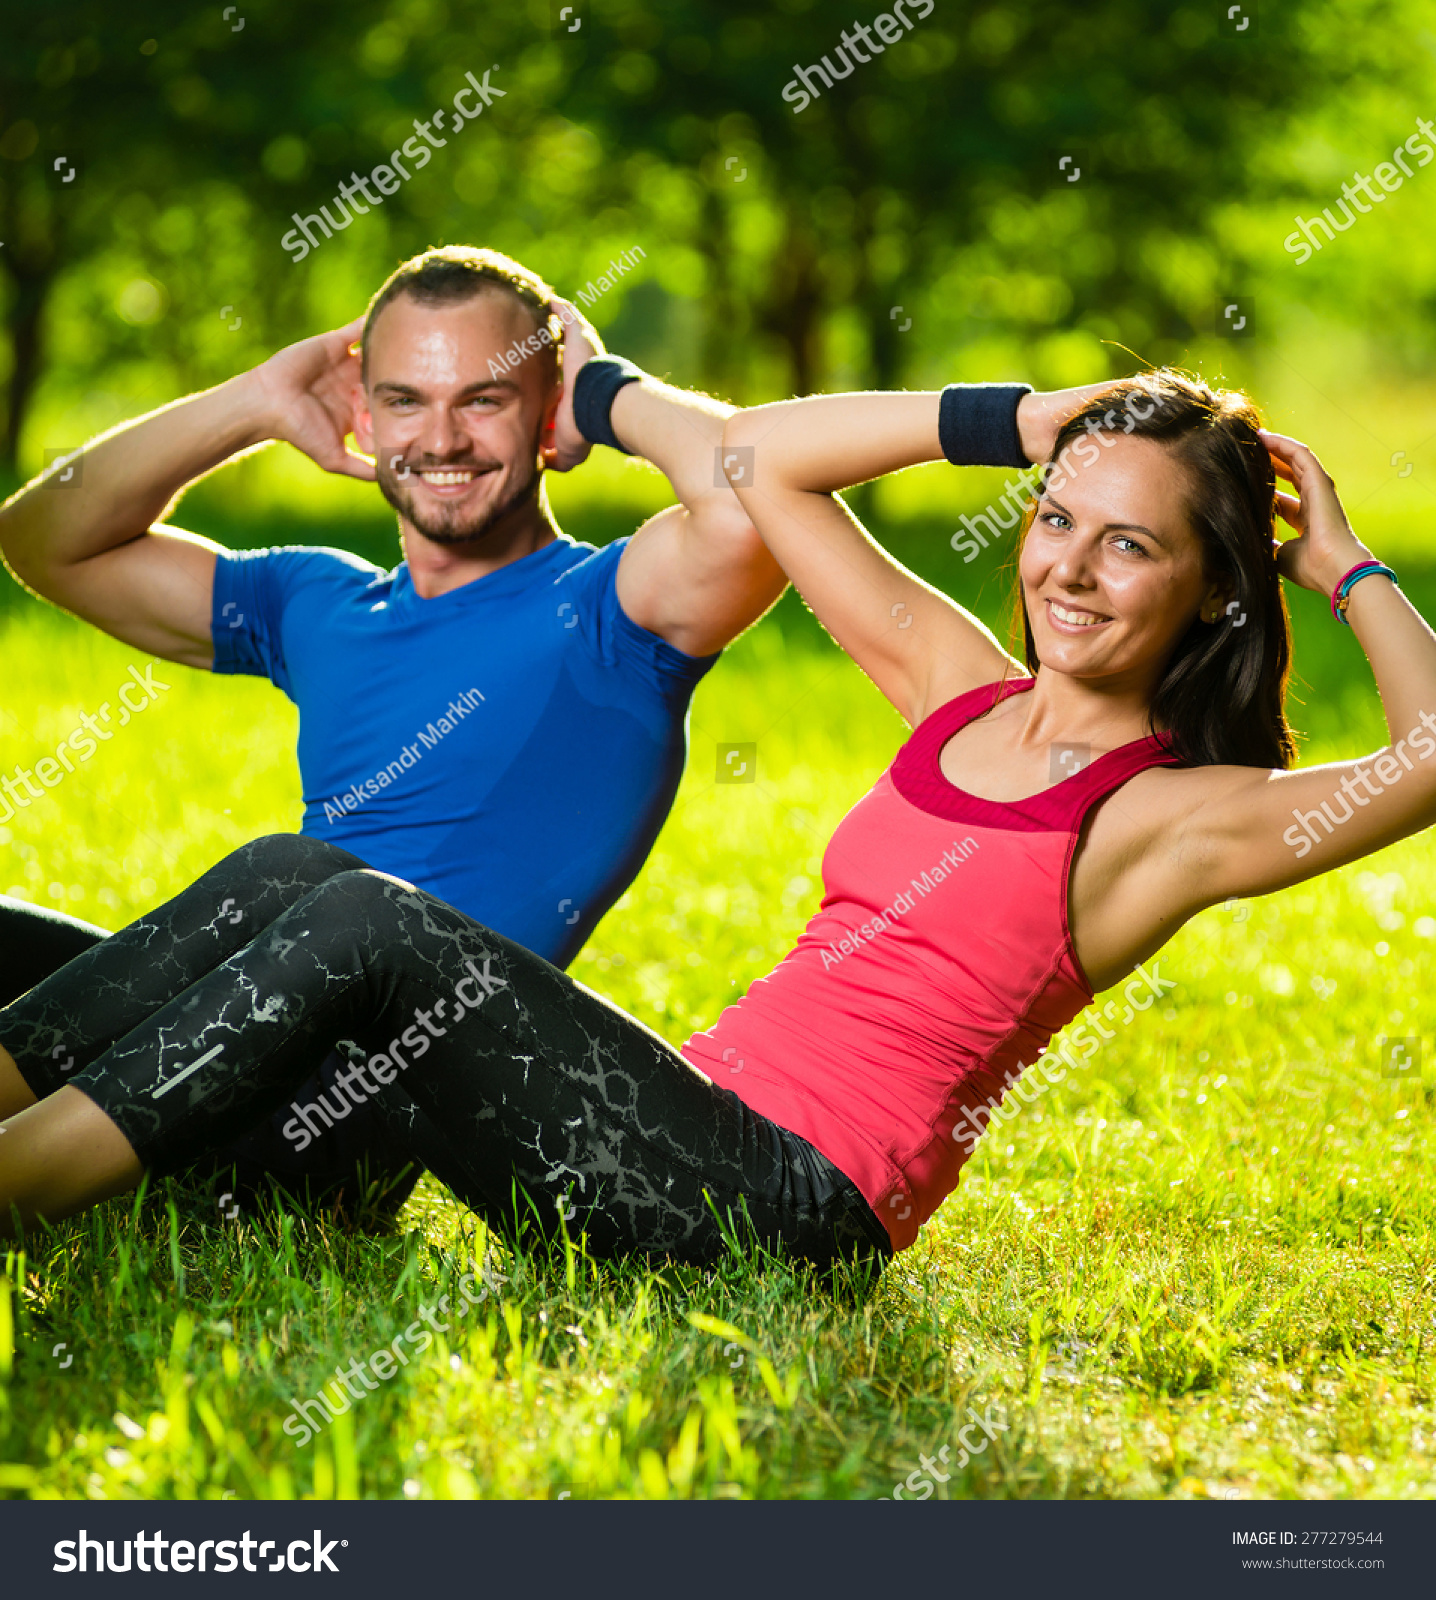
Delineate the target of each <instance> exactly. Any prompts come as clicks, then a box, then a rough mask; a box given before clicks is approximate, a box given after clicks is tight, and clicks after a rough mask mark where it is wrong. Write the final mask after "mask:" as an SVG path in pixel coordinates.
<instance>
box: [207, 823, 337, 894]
mask: <svg viewBox="0 0 1436 1600" xmlns="http://www.w3.org/2000/svg"><path fill="white" fill-rule="evenodd" d="M229 859H230V860H231V861H234V862H236V864H240V865H243V866H244V867H245V868H247V869H248V870H249V871H251V872H253V873H254V874H255V875H256V876H257V877H260V878H276V879H281V880H283V881H284V882H286V883H296V882H299V883H310V884H314V885H316V886H317V885H318V884H321V883H326V882H327V881H328V880H329V879H330V878H333V877H335V876H337V875H338V874H339V873H341V872H354V871H357V870H359V869H361V868H363V866H364V863H363V862H362V861H361V860H360V859H359V857H358V856H355V855H351V854H350V853H349V852H348V851H347V850H341V849H340V848H339V847H338V845H333V844H326V843H325V841H324V840H323V839H310V838H308V837H307V836H306V835H305V834H302V833H267V834H265V835H264V836H263V837H261V838H259V839H254V840H251V842H250V843H249V844H246V845H241V846H240V848H239V849H238V850H236V851H235V852H234V853H233V855H231V856H230V858H229Z"/></svg>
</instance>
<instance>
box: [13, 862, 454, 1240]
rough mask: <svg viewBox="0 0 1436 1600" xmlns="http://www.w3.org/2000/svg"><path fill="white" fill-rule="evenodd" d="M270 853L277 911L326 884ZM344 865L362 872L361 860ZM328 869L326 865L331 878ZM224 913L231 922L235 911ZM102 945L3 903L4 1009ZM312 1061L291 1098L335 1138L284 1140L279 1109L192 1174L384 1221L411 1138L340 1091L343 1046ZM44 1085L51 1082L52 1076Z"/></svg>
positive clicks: (63, 1057)
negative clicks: (326, 1121)
mask: <svg viewBox="0 0 1436 1600" xmlns="http://www.w3.org/2000/svg"><path fill="white" fill-rule="evenodd" d="M268 853H269V856H270V860H271V862H272V867H271V868H270V869H269V871H268V875H269V876H271V877H273V878H274V883H273V888H274V890H275V892H276V893H277V894H278V895H279V896H280V898H279V899H277V900H275V901H274V904H275V905H276V906H280V905H286V904H288V900H287V899H285V898H283V897H284V896H285V895H286V894H288V893H289V892H290V891H295V892H299V893H302V892H303V891H304V890H305V889H308V888H313V887H314V886H315V884H317V883H319V882H322V881H323V880H322V878H318V877H316V876H315V875H314V872H313V870H312V869H311V870H310V871H308V872H300V873H298V874H294V873H291V872H285V871H277V870H276V869H278V868H279V866H280V862H279V858H278V855H277V853H276V852H275V851H273V850H270V851H269V852H268ZM348 860H349V862H350V864H352V865H354V866H362V865H363V863H362V862H360V861H359V860H358V858H357V857H350V858H348ZM334 870H336V869H335V868H334V867H333V866H332V865H331V867H330V871H331V872H332V871H334ZM226 915H227V916H228V917H234V910H233V908H231V909H230V910H229V911H228V912H227V913H226ZM108 937H109V934H108V933H107V932H106V930H105V929H104V928H97V927H96V926H95V925H94V924H93V923H90V922H81V921H80V920H79V919H78V918H76V917H70V916H66V915H64V914H63V913H61V912H54V911H47V910H46V909H44V908H43V907H41V906H33V905H30V904H28V903H27V902H26V901H23V900H13V899H11V898H10V897H9V896H8V895H0V1006H7V1005H9V1004H10V1003H11V1002H12V1001H14V1000H18V999H19V998H20V996H21V995H22V994H24V993H26V991H27V990H29V989H33V988H34V987H35V985H36V984H37V983H39V982H40V981H41V980H42V979H44V978H48V977H49V976H50V975H51V974H52V973H54V972H58V971H59V969H60V968H61V967H63V966H64V965H65V963H66V962H67V961H73V960H74V958H75V957H76V956H77V955H80V954H82V953H83V952H84V951H86V950H88V949H89V948H90V947H91V946H92V945H96V944H99V943H100V941H101V940H102V939H106V938H108ZM56 1059H57V1060H58V1062H59V1065H60V1068H61V1070H62V1071H65V1070H67V1069H66V1064H67V1063H69V1065H70V1067H71V1068H72V1067H73V1060H72V1058H71V1057H70V1054H69V1052H68V1051H65V1050H62V1051H61V1052H60V1054H59V1056H58V1057H57V1058H56ZM315 1062H316V1065H315V1066H314V1070H313V1071H312V1072H311V1073H310V1075H309V1076H308V1077H307V1078H306V1079H305V1081H304V1082H303V1083H302V1084H301V1085H299V1087H298V1088H297V1089H296V1090H295V1095H294V1097H295V1100H296V1101H297V1102H298V1103H299V1104H301V1105H313V1104H315V1103H318V1104H319V1105H320V1106H321V1108H323V1107H326V1106H329V1105H331V1104H332V1105H333V1106H334V1108H335V1111H336V1112H337V1115H336V1116H334V1117H332V1118H331V1121H332V1122H333V1131H332V1132H330V1133H328V1136H327V1137H326V1138H323V1139H314V1140H313V1141H312V1142H310V1143H308V1144H301V1143H300V1142H298V1141H295V1140H292V1139H288V1138H286V1137H285V1136H284V1132H283V1129H284V1125H285V1123H286V1121H287V1120H288V1119H289V1117H290V1115H291V1113H290V1111H289V1109H288V1107H281V1109H280V1110H279V1111H276V1112H275V1113H274V1114H273V1115H272V1116H271V1117H268V1118H266V1119H264V1120H262V1121H260V1122H257V1123H256V1124H255V1125H254V1126H253V1127H252V1128H249V1129H247V1130H246V1131H245V1132H244V1133H242V1134H241V1135H240V1136H239V1137H238V1138H236V1139H234V1140H232V1141H230V1142H229V1143H227V1144H225V1145H224V1146H223V1147H222V1148H220V1149H218V1150H216V1151H214V1152H213V1153H212V1154H211V1155H209V1156H207V1157H206V1158H205V1160H204V1161H203V1162H202V1163H197V1164H196V1165H197V1167H198V1168H201V1169H202V1170H203V1171H204V1172H206V1173H208V1174H215V1173H222V1174H223V1179H222V1181H223V1182H224V1184H226V1185H227V1186H228V1187H229V1189H230V1190H231V1191H233V1193H234V1194H236V1195H238V1196H239V1197H240V1198H241V1199H243V1200H244V1202H245V1203H246V1205H247V1206H249V1207H250V1208H253V1207H254V1206H255V1205H257V1204H262V1203H263V1201H264V1199H265V1197H266V1194H267V1191H268V1190H269V1188H270V1186H271V1185H273V1184H277V1185H279V1186H280V1187H281V1188H284V1189H287V1190H289V1191H291V1192H292V1193H294V1194H295V1195H297V1196H298V1197H300V1198H301V1199H303V1200H307V1201H316V1202H317V1201H323V1202H339V1201H344V1202H348V1203H353V1202H357V1201H363V1202H365V1203H366V1204H368V1205H370V1206H372V1207H373V1208H374V1209H376V1210H377V1211H379V1212H381V1213H384V1212H393V1211H397V1210H398V1208H399V1207H400V1206H401V1205H402V1204H403V1203H404V1200H405V1199H406V1198H407V1197H408V1195H409V1193H410V1191H411V1190H412V1189H413V1187H414V1185H415V1183H416V1182H417V1181H418V1179H419V1175H420V1173H421V1172H422V1171H423V1168H422V1167H421V1166H420V1165H419V1163H418V1162H417V1161H416V1160H415V1158H414V1156H413V1154H412V1144H413V1141H412V1139H409V1138H407V1137H405V1136H404V1133H403V1130H401V1129H398V1128H396V1127H394V1126H393V1125H392V1124H391V1122H389V1121H386V1120H385V1119H384V1117H383V1116H382V1115H381V1114H380V1113H379V1111H378V1109H377V1108H376V1107H375V1106H374V1105H372V1104H363V1103H355V1099H354V1097H353V1096H347V1095H346V1094H345V1093H344V1090H343V1089H342V1087H339V1086H338V1084H337V1082H336V1080H337V1079H339V1078H340V1077H341V1076H343V1075H344V1074H345V1073H347V1072H348V1071H349V1069H350V1066H351V1062H350V1059H349V1050H348V1048H347V1047H346V1046H345V1045H342V1044H341V1045H340V1046H337V1047H336V1048H334V1049H332V1050H329V1051H327V1052H323V1051H321V1052H319V1053H318V1054H317V1055H316V1057H315ZM34 1075H35V1074H34V1073H32V1074H31V1076H32V1077H33V1076H34ZM48 1081H50V1082H52V1083H53V1082H54V1075H53V1074H51V1075H50V1077H49V1080H48ZM61 1081H68V1078H64V1079H62V1080H61ZM56 1086H58V1085H56ZM321 1116H322V1112H321ZM321 1125H322V1123H321Z"/></svg>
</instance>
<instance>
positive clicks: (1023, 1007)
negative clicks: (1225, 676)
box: [683, 678, 1177, 1250]
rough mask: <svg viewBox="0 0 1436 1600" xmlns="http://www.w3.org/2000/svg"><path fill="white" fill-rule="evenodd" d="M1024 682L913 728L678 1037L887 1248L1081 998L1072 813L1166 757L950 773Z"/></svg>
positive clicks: (1141, 753)
mask: <svg viewBox="0 0 1436 1600" xmlns="http://www.w3.org/2000/svg"><path fill="white" fill-rule="evenodd" d="M1034 681H1035V680H1034V679H1032V678H1017V679H1011V680H1008V681H1006V682H1003V683H994V684H987V685H985V686H984V687H982V688H980V689H974V690H972V691H971V692H970V693H968V694H964V695H960V696H959V697H958V698H957V699H956V700H951V701H949V702H948V703H947V704H946V705H945V706H942V707H940V708H939V709H938V710H936V711H934V712H933V713H932V715H931V716H930V717H928V718H927V719H926V720H925V721H924V722H923V723H922V724H921V726H920V727H918V728H917V729H915V730H914V732H913V734H912V736H911V738H909V739H908V741H907V743H906V744H904V745H903V747H902V749H901V750H899V751H898V753H897V756H896V757H895V759H894V760H893V763H892V765H891V766H890V767H889V768H888V770H887V771H886V772H885V773H884V774H883V775H882V777H881V778H879V779H878V781H877V783H876V784H875V785H874V786H873V788H872V789H871V790H870V791H869V792H868V793H867V794H866V795H864V797H863V798H862V799H861V800H860V801H858V803H857V804H856V805H855V806H854V807H853V809H852V810H851V811H850V812H848V814H847V816H846V817H844V818H843V821H842V823H841V824H840V826H839V827H838V830H837V832H836V833H835V834H834V835H833V837H832V839H831V840H830V841H829V844H828V848H827V851H826V852H825V854H824V857H823V887H824V891H825V892H824V896H823V903H822V905H821V906H820V907H819V909H818V912H817V914H816V915H815V916H814V917H813V919H812V921H811V922H809V924H808V926H807V928H806V929H805V930H804V931H803V935H802V937H801V938H800V939H799V940H798V943H797V944H796V945H795V946H794V947H793V949H792V950H791V951H790V952H789V953H788V954H787V955H786V956H785V957H784V958H783V960H782V961H781V962H780V963H779V964H778V966H777V967H776V968H775V969H774V970H773V971H772V972H771V973H770V974H769V975H768V976H767V977H766V978H760V979H758V981H757V982H755V983H754V984H753V985H752V987H751V988H750V989H749V990H748V992H747V994H745V995H744V996H743V998H742V999H741V1000H739V1001H738V1002H737V1004H736V1005H732V1006H729V1007H728V1008H727V1009H726V1010H725V1011H724V1012H723V1014H722V1015H721V1016H720V1017H719V1019H718V1021H717V1022H716V1023H715V1024H714V1026H713V1027H711V1028H709V1029H708V1030H707V1031H706V1032H704V1033H695V1034H694V1035H693V1037H692V1038H691V1039H689V1040H688V1042H687V1043H686V1044H685V1045H684V1046H683V1054H684V1056H685V1057H686V1058H687V1059H688V1060H689V1061H690V1062H692V1064H693V1065H694V1066H696V1067H697V1068H698V1069H699V1070H700V1071H701V1072H703V1073H704V1074H706V1075H707V1076H708V1077H710V1078H711V1079H712V1080H713V1081H714V1082H715V1083H718V1084H721V1085H722V1086H723V1087H724V1088H726V1089H731V1090H732V1091H733V1092H734V1093H735V1094H736V1095H738V1096H739V1098H740V1099H742V1100H744V1101H746V1102H747V1104H748V1105H750V1106H751V1107H752V1108H753V1109H754V1110H755V1111H757V1112H759V1113H761V1114H762V1115H763V1116H765V1117H768V1118H769V1119H771V1120H772V1121H773V1122H776V1123H778V1124H779V1125H780V1126H782V1127H785V1128H788V1129H790V1130H791V1131H792V1132H794V1133H797V1134H800V1135H801V1136H802V1137H803V1138H804V1139H806V1140H807V1141H808V1142H809V1143H810V1144H811V1145H813V1146H814V1147H815V1148H816V1149H818V1150H820V1151H821V1152H822V1153H823V1154H824V1155H825V1156H826V1157H827V1158H828V1160H829V1161H831V1162H832V1163H833V1164H834V1165H835V1166H836V1167H838V1168H839V1169H840V1170H841V1171H842V1172H844V1173H846V1175H847V1176H848V1177H849V1178H850V1179H851V1180H852V1181H853V1183H854V1184H855V1185H856V1186H857V1187H858V1189H859V1190H860V1191H861V1192H862V1194H863V1195H864V1197H865V1198H866V1199H867V1201H868V1203H869V1205H871V1206H872V1208H873V1210H874V1212H875V1213H876V1214H877V1215H878V1216H879V1217H880V1218H881V1219H882V1221H883V1223H884V1224H885V1225H886V1227H887V1230H888V1232H889V1234H890V1235H891V1236H892V1242H893V1247H894V1249H898V1250H900V1249H903V1248H904V1247H905V1246H907V1245H909V1244H911V1243H912V1242H913V1239H914V1238H915V1237H916V1236H917V1231H918V1228H919V1226H920V1225H921V1224H922V1223H923V1222H925V1221H926V1220H927V1218H928V1217H930V1216H931V1215H932V1213H933V1212H934V1211H935V1210H936V1209H937V1207H938V1205H939V1204H940V1203H941V1202H942V1200H943V1199H944V1198H945V1197H946V1196H947V1195H948V1194H949V1193H950V1192H951V1191H952V1189H953V1188H954V1187H955V1186H956V1184H957V1180H958V1174H959V1172H960V1170H961V1167H962V1164H963V1162H964V1161H965V1160H966V1159H967V1156H968V1155H969V1154H970V1153H971V1148H972V1138H973V1136H972V1134H971V1133H970V1132H967V1133H966V1134H965V1135H964V1130H965V1129H968V1127H969V1124H970V1123H971V1121H972V1118H973V1117H976V1118H978V1119H980V1122H979V1124H978V1125H980V1123H981V1121H985V1119H986V1117H987V1115H988V1106H989V1105H990V1104H991V1103H996V1102H1000V1100H1001V1097H1002V1094H1003V1092H1004V1090H1005V1089H1006V1087H1007V1084H1008V1078H1009V1075H1010V1076H1011V1077H1013V1078H1015V1077H1016V1076H1017V1074H1018V1073H1019V1072H1021V1070H1022V1068H1023V1066H1024V1065H1025V1064H1030V1063H1031V1062H1034V1061H1036V1060H1037V1058H1038V1057H1039V1056H1040V1055H1041V1054H1042V1052H1043V1050H1044V1049H1045V1048H1046V1046H1047V1042H1048V1040H1049V1039H1050V1038H1051V1037H1052V1035H1053V1034H1054V1033H1056V1032H1057V1031H1058V1030H1059V1029H1061V1028H1063V1027H1065V1026H1066V1025H1067V1023H1069V1022H1070V1021H1071V1020H1072V1018H1073V1017H1075V1016H1076V1015H1077V1013H1078V1012H1079V1011H1081V1010H1082V1008H1083V1007H1084V1006H1085V1005H1087V1003H1088V1002H1089V1001H1090V1000H1091V999H1092V989H1091V986H1090V985H1089V984H1088V982H1087V978H1086V974H1085V973H1084V972H1083V971H1082V968H1081V966H1080V965H1079V963H1078V960H1077V954H1076V951H1075V950H1074V949H1073V947H1072V934H1071V930H1070V928H1069V927H1068V922H1067V880H1068V875H1069V874H1070V872H1071V869H1072V858H1073V855H1074V854H1075V852H1076V847H1077V837H1078V832H1079V830H1080V829H1081V827H1082V821H1083V818H1084V817H1085V816H1086V815H1087V812H1088V811H1089V810H1090V809H1091V807H1092V806H1093V805H1095V804H1096V802H1097V801H1098V800H1101V799H1102V798H1103V797H1104V796H1106V795H1109V794H1111V792H1112V791H1113V790H1114V789H1116V788H1117V787H1118V786H1119V785H1121V784H1123V783H1125V782H1126V781H1127V779H1128V778H1130V777H1132V776H1134V775H1135V774H1136V773H1138V772H1141V771H1143V770H1144V769H1145V768H1147V767H1151V766H1159V765H1160V766H1171V765H1175V764H1176V763H1177V757H1176V756H1175V755H1173V754H1172V753H1171V752H1170V750H1169V749H1168V747H1167V746H1166V745H1165V744H1164V743H1163V742H1162V741H1161V740H1160V739H1156V738H1147V739H1139V740H1136V741H1134V742H1133V743H1132V744H1127V745H1123V746H1122V747H1121V749H1119V750H1112V751H1109V752H1108V753H1107V754H1106V755H1103V756H1099V757H1097V759H1096V760H1095V761H1093V762H1091V763H1090V765H1088V766H1086V767H1083V768H1082V769H1081V770H1080V771H1078V772H1075V773H1074V774H1073V775H1072V776H1071V777H1068V778H1064V779H1063V780H1062V781H1061V782H1059V783H1057V784H1054V785H1053V786H1052V787H1051V788H1050V789H1045V790H1043V791H1042V793H1040V794H1035V795H1032V796H1031V797H1029V798H1028V799H1025V800H1014V801H1003V802H998V801H993V800H981V799H978V798H977V797H976V796H975V795H969V794H966V793H964V791H963V790H961V789H958V788H956V787H955V786H954V785H953V784H951V783H949V782H948V780H947V779H946V778H945V777H943V775H942V772H941V770H940V768H939V766H938V758H939V757H940V755H941V753H942V748H943V746H944V745H945V744H946V743H947V741H948V740H949V739H950V738H952V736H953V734H955V733H956V732H957V731H958V729H959V728H961V727H963V726H965V725H966V724H967V723H968V722H970V721H971V720H972V719H973V718H974V717H977V716H979V715H980V714H981V713H982V712H984V711H986V710H988V709H989V708H990V707H991V706H993V705H995V704H996V703H997V702H998V701H999V700H1001V699H1005V698H1006V697H1007V696H1008V695H1010V694H1018V693H1021V692H1023V691H1025V690H1029V689H1031V687H1032V685H1033V683H1034ZM965 1108H966V1109H965Z"/></svg>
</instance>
